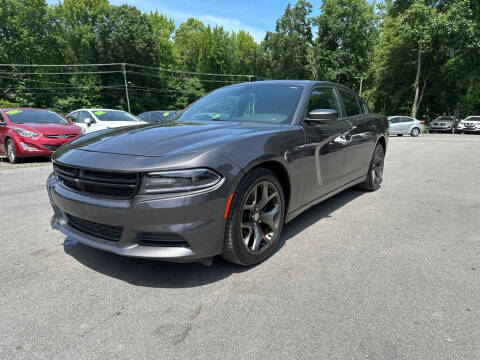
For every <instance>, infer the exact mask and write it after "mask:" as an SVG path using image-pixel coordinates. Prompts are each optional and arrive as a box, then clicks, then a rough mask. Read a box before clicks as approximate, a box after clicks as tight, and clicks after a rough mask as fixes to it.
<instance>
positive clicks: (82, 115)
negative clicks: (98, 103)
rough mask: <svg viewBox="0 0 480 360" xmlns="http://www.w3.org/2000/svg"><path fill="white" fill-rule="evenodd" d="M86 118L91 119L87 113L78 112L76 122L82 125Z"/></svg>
mask: <svg viewBox="0 0 480 360" xmlns="http://www.w3.org/2000/svg"><path fill="white" fill-rule="evenodd" d="M86 118H90V119H92V115H90V114H89V113H88V111H80V112H79V114H78V122H79V123H82V124H83V123H85V119H86ZM92 120H93V119H92Z"/></svg>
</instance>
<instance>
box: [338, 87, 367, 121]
mask: <svg viewBox="0 0 480 360" xmlns="http://www.w3.org/2000/svg"><path fill="white" fill-rule="evenodd" d="M340 96H341V97H342V101H343V105H345V110H346V111H347V116H355V115H360V114H361V113H362V111H361V110H360V105H359V104H358V101H357V97H356V96H355V95H352V94H349V93H347V92H345V91H342V90H340Z"/></svg>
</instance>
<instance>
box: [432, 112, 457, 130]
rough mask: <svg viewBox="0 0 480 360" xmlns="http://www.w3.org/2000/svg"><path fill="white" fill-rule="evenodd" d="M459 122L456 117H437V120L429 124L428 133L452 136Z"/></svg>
mask: <svg viewBox="0 0 480 360" xmlns="http://www.w3.org/2000/svg"><path fill="white" fill-rule="evenodd" d="M459 121H460V119H458V118H457V117H456V116H449V115H445V116H439V117H438V118H436V119H435V120H433V121H431V122H430V125H429V127H428V132H429V133H435V132H451V133H452V134H454V133H455V131H456V130H455V129H456V127H457V124H458V123H459Z"/></svg>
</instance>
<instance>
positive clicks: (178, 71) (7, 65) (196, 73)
mask: <svg viewBox="0 0 480 360" xmlns="http://www.w3.org/2000/svg"><path fill="white" fill-rule="evenodd" d="M123 64H125V65H126V66H130V67H136V68H142V69H150V70H157V71H165V72H171V73H178V74H189V75H205V76H223V77H246V78H256V76H255V75H249V74H216V73H205V72H198V71H187V70H176V69H166V68H161V67H155V66H147V65H138V64H131V63H107V64H0V67H39V68H41V67H63V68H64V67H101V66H121V65H123Z"/></svg>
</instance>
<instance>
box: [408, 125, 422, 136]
mask: <svg viewBox="0 0 480 360" xmlns="http://www.w3.org/2000/svg"><path fill="white" fill-rule="evenodd" d="M419 134H420V129H419V128H416V127H415V128H413V129H412V131H411V133H410V135H412V136H413V137H417V136H418V135H419Z"/></svg>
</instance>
